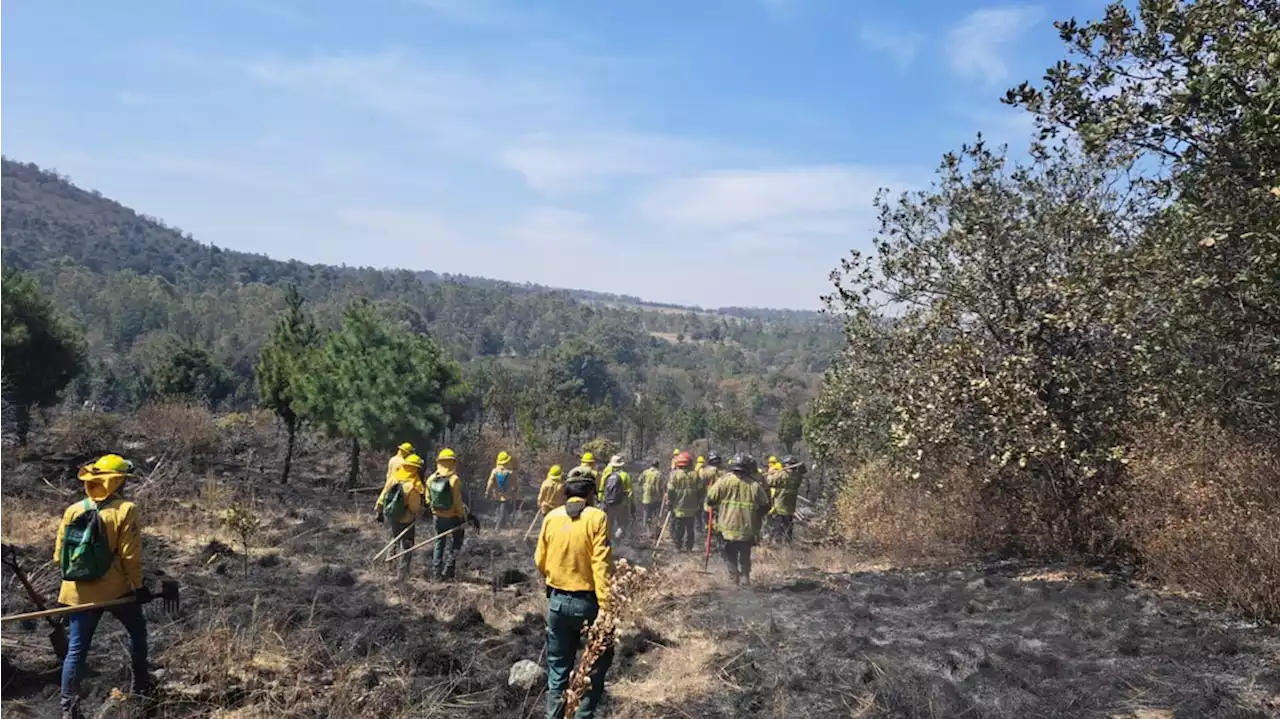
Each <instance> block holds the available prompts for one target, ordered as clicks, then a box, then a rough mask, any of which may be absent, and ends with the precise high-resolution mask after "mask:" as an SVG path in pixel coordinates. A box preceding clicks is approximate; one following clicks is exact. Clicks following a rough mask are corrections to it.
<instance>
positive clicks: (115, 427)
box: [47, 410, 124, 457]
mask: <svg viewBox="0 0 1280 719" xmlns="http://www.w3.org/2000/svg"><path fill="white" fill-rule="evenodd" d="M47 432H48V434H49V436H50V437H51V438H52V439H53V441H54V443H55V446H57V447H59V448H60V449H62V451H64V452H68V453H70V454H72V455H75V456H79V457H87V456H91V455H99V454H105V453H107V452H119V451H120V441H121V439H122V438H123V436H124V417H123V415H119V414H112V413H109V412H89V411H82V410H75V411H71V412H62V413H59V414H57V415H55V416H54V418H53V420H52V421H51V422H50V424H49V427H48V430H47Z"/></svg>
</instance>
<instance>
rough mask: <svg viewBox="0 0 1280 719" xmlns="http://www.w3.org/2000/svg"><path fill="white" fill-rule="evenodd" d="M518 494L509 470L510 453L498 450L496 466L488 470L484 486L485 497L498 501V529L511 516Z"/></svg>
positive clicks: (513, 477) (512, 475)
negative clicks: (487, 480) (487, 479)
mask: <svg viewBox="0 0 1280 719" xmlns="http://www.w3.org/2000/svg"><path fill="white" fill-rule="evenodd" d="M518 494H519V485H518V483H517V482H516V478H515V475H514V474H513V473H512V471H511V455H510V454H507V452H505V451H502V452H499V453H498V461H497V466H496V467H494V468H493V470H492V471H490V472H489V483H488V484H486V485H485V488H484V496H485V499H496V500H497V501H498V521H497V528H498V529H502V528H503V527H505V526H506V525H507V520H509V519H511V518H512V517H511V513H512V512H514V511H515V501H516V499H517V495H518Z"/></svg>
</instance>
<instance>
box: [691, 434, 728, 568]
mask: <svg viewBox="0 0 1280 719" xmlns="http://www.w3.org/2000/svg"><path fill="white" fill-rule="evenodd" d="M694 471H695V472H696V473H697V475H698V479H699V480H701V481H702V489H703V492H706V491H707V490H709V489H711V485H713V484H715V483H716V480H717V479H720V475H721V474H723V470H721V469H720V455H719V454H717V453H715V452H707V456H706V458H705V459H704V458H702V457H699V458H698V465H697V467H695V469H694ZM698 533H699V534H700V535H702V534H706V533H707V515H706V514H699V515H698ZM716 542H717V545H718V543H719V540H718V539H717V540H716Z"/></svg>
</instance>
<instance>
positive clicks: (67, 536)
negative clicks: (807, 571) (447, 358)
mask: <svg viewBox="0 0 1280 719" xmlns="http://www.w3.org/2000/svg"><path fill="white" fill-rule="evenodd" d="M424 465H425V462H424V461H423V460H422V458H421V457H419V456H418V455H417V454H416V453H415V451H414V448H413V446H412V445H410V444H409V443H405V444H402V445H401V446H400V447H399V449H398V450H397V452H396V454H395V456H393V457H392V458H391V459H390V461H389V462H388V464H387V480H386V484H385V485H384V487H383V490H382V492H380V493H379V495H378V499H377V502H376V503H375V518H376V521H379V522H382V523H384V524H385V525H386V527H387V533H388V536H390V537H392V539H393V540H394V541H393V542H392V543H393V544H394V545H397V549H396V553H397V554H400V553H401V552H403V554H402V555H401V556H400V557H399V560H400V561H399V564H398V565H397V567H398V572H399V574H400V575H401V576H407V575H408V573H409V569H410V561H411V558H412V552H407V551H405V550H408V549H410V548H411V547H414V546H415V545H414V539H415V537H414V534H415V530H414V527H415V523H416V521H417V519H418V518H419V517H420V516H421V515H422V514H423V513H424V512H425V511H426V510H427V509H430V511H431V516H432V520H433V523H434V527H433V529H434V531H435V536H434V537H433V539H434V542H435V546H434V552H433V555H432V564H431V576H432V577H434V578H438V579H443V580H449V579H452V578H454V577H455V575H456V572H457V561H458V554H459V552H461V550H462V546H463V539H464V535H465V528H466V526H467V525H468V524H470V525H471V526H473V527H476V528H478V527H479V518H478V517H477V516H476V515H475V514H474V513H472V512H471V511H470V509H469V508H468V506H467V504H466V502H465V500H464V496H463V494H464V493H463V487H462V480H461V479H460V478H459V475H458V469H457V455H456V454H455V453H454V452H453V450H451V449H443V450H441V451H440V452H439V453H438V454H437V455H436V459H435V471H434V472H432V473H431V474H430V475H428V476H427V477H425V478H423V476H422V473H423V469H424ZM625 465H626V463H625V461H624V459H623V457H621V456H620V455H614V456H613V457H612V458H611V459H610V460H609V462H608V463H607V464H606V465H605V466H604V467H603V468H602V469H601V468H598V467H597V464H596V460H595V457H594V456H592V454H591V453H590V452H588V453H586V454H584V455H583V456H582V460H581V463H580V464H579V465H578V466H577V467H574V468H573V469H572V470H571V471H570V472H569V473H568V474H567V476H566V475H565V474H564V473H563V472H562V470H561V468H560V467H559V466H554V467H552V468H551V469H550V471H549V472H548V473H547V477H546V479H545V480H544V481H543V483H542V485H541V487H540V488H539V491H538V498H537V504H538V510H539V516H541V517H542V519H543V521H542V529H541V532H540V533H539V536H538V543H537V548H536V550H535V553H534V560H535V563H536V565H537V567H538V571H539V572H541V573H542V575H543V576H544V577H545V578H546V588H547V597H548V608H547V690H548V698H547V716H548V717H552V718H558V717H561V716H563V713H564V693H565V689H566V688H567V686H568V683H569V675H570V672H571V670H572V668H573V664H574V661H575V657H576V655H577V653H578V651H580V650H581V649H582V648H583V647H582V643H583V641H584V639H585V633H584V632H583V629H584V627H586V626H587V625H589V624H590V623H591V622H593V621H594V620H595V619H596V617H597V616H598V615H599V614H600V613H601V612H603V611H606V610H607V607H608V599H609V597H608V589H609V582H610V579H611V577H612V573H613V547H612V545H613V541H614V540H616V539H620V538H622V537H626V536H628V535H632V536H637V537H640V536H650V537H651V536H652V532H653V531H655V530H656V527H655V524H657V523H660V521H661V518H662V517H663V516H665V515H666V514H667V513H668V512H667V511H666V510H669V514H670V516H671V518H672V519H671V531H672V536H673V539H674V541H675V544H676V547H677V549H678V550H679V551H682V552H688V551H691V550H692V549H693V547H694V544H695V542H694V539H695V537H696V535H697V533H698V531H699V526H700V525H699V522H712V523H713V526H714V528H715V529H716V530H717V531H718V532H719V534H720V536H721V539H722V551H723V555H724V558H725V562H726V565H727V566H728V569H729V577H730V578H731V579H732V580H733V582H734V583H735V584H738V583H740V582H745V583H748V584H749V583H750V581H751V547H752V546H753V545H754V544H756V542H757V541H758V540H759V539H760V538H761V537H762V535H763V525H764V520H765V519H766V517H768V518H770V522H771V525H772V531H771V534H772V535H773V536H774V537H776V538H777V539H778V540H780V541H785V542H790V541H791V536H792V522H793V517H794V515H795V507H796V498H797V496H798V492H799V483H800V480H801V478H802V477H803V475H804V465H803V464H801V463H800V462H798V461H796V460H795V459H794V458H792V457H790V456H787V457H784V458H783V459H782V460H781V461H778V460H777V459H776V458H773V457H770V458H769V468H768V470H767V472H766V475H765V477H764V478H763V481H762V478H761V477H760V474H759V472H758V471H757V467H756V463H755V460H753V459H752V458H751V457H750V456H747V455H736V456H734V457H733V459H732V460H731V461H730V462H729V463H728V466H727V468H725V469H724V470H722V469H721V466H720V465H721V461H720V458H719V456H718V455H717V454H716V453H714V452H711V453H708V455H707V457H706V459H705V460H703V459H702V458H701V457H700V458H698V461H697V462H696V463H695V461H694V460H693V458H692V457H691V456H690V455H689V454H688V453H687V452H681V451H680V450H676V451H675V452H674V453H673V457H672V461H671V470H670V473H669V474H668V475H667V476H665V477H664V476H663V475H662V473H661V472H660V471H659V463H658V462H656V461H655V462H652V463H650V465H649V466H648V467H647V468H646V469H645V470H644V471H643V472H642V473H641V474H640V476H639V478H638V480H639V481H638V485H639V487H638V490H639V491H638V492H637V491H636V487H635V486H634V484H633V482H632V479H631V476H630V475H629V474H628V473H627V472H626V470H625ZM133 477H134V468H133V463H132V462H130V461H128V460H126V459H124V458H123V457H121V456H119V455H116V454H108V455H104V456H102V457H100V458H99V459H98V460H96V461H95V462H93V463H92V464H89V465H86V466H84V467H82V468H81V469H80V471H79V479H80V480H81V482H82V485H83V488H84V491H85V498H84V499H83V500H81V501H78V502H76V503H75V504H72V505H71V506H69V507H67V509H66V510H65V511H64V512H63V516H62V521H61V523H60V524H59V526H58V531H57V535H56V538H55V545H54V562H55V564H58V566H59V569H60V572H61V575H62V579H63V581H62V585H61V589H60V591H59V595H58V602H59V603H60V604H62V605H66V606H86V607H87V606H88V605H98V604H101V603H103V602H111V603H112V604H113V606H109V607H102V608H92V609H86V610H84V611H80V612H77V613H74V614H71V615H69V617H68V628H69V632H68V633H69V637H68V639H69V641H68V649H67V653H66V656H65V658H64V661H63V665H62V683H61V692H60V705H61V710H62V716H63V719H78V718H79V717H81V716H82V713H81V711H80V706H79V703H80V702H79V695H80V679H81V677H82V675H83V674H84V671H85V666H86V663H87V662H86V659H87V656H88V653H89V649H90V646H91V645H92V642H93V637H94V634H95V632H96V629H97V626H98V623H99V622H100V620H101V619H102V616H103V614H104V613H108V612H109V613H111V614H112V615H113V616H115V617H116V619H117V620H119V621H120V623H121V624H122V625H123V626H124V628H125V630H126V631H127V633H128V635H129V652H130V656H131V666H132V685H131V691H132V693H133V694H135V695H138V696H141V697H145V696H148V695H149V694H150V689H151V686H152V680H151V675H150V674H149V672H148V658H147V623H146V618H145V615H144V614H143V612H142V605H143V604H145V603H147V602H149V601H150V600H151V593H150V591H149V590H148V589H147V587H146V585H145V584H144V582H143V577H142V534H141V524H140V519H139V511H138V508H137V506H136V505H135V504H134V503H133V502H131V501H128V500H127V499H125V498H123V497H122V496H121V492H122V490H123V489H124V487H125V485H126V484H127V482H128V480H130V479H131V478H133ZM518 495H519V483H518V481H517V480H516V476H515V474H514V471H513V468H512V457H511V455H510V454H508V453H507V452H502V453H500V454H499V455H498V457H497V461H496V463H495V466H494V468H493V470H492V471H490V473H489V479H488V482H487V484H486V488H485V496H486V498H488V499H492V500H496V501H497V502H498V512H497V524H498V526H499V527H501V526H504V524H505V523H506V522H507V521H508V520H509V519H510V518H511V517H512V515H513V514H514V511H513V506H512V505H513V503H514V502H515V500H516V499H517V497H518ZM704 511H705V512H706V514H705V515H704ZM531 527H532V525H531ZM701 528H702V529H703V530H705V528H706V525H705V524H702V525H701ZM122 598H127V599H131V600H132V601H130V602H126V603H115V602H113V600H119V599H122ZM612 657H613V650H612V648H610V649H609V650H607V651H606V652H605V653H604V654H603V655H602V656H601V657H600V658H599V659H598V660H597V662H596V663H595V665H594V666H593V670H592V672H591V677H590V678H591V684H590V688H589V690H588V691H587V692H586V694H585V696H584V697H583V699H582V701H581V703H580V704H579V706H578V710H577V712H576V714H575V716H577V717H592V716H594V715H595V712H596V709H597V708H598V706H599V703H600V700H601V697H602V695H603V692H604V675H605V673H606V672H607V671H608V669H609V665H610V663H611V661H612Z"/></svg>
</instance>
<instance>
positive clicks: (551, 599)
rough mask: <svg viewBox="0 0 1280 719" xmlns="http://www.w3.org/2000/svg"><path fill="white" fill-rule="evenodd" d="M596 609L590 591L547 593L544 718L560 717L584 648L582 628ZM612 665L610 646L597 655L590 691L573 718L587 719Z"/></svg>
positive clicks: (598, 701) (584, 638)
mask: <svg viewBox="0 0 1280 719" xmlns="http://www.w3.org/2000/svg"><path fill="white" fill-rule="evenodd" d="M599 610H600V607H599V605H598V604H597V603H596V596H595V594H594V593H592V592H560V591H557V590H555V589H552V590H551V594H550V596H548V597H547V719H561V717H563V716H564V690H565V689H567V688H568V687H569V674H570V673H571V672H572V671H573V665H574V662H575V661H576V660H577V656H578V651H579V650H581V649H585V648H586V635H585V634H584V633H583V631H582V629H583V627H585V626H587V625H589V624H591V622H593V621H595V618H596V614H597V613H598V612H599ZM612 663H613V645H612V644H610V645H609V648H608V649H606V650H605V651H604V653H603V654H601V655H600V658H599V659H597V660H596V663H595V665H594V666H593V667H592V668H591V688H590V689H589V690H587V694H586V696H584V697H583V698H582V703H580V704H579V705H578V711H577V713H575V714H574V717H575V718H576V719H591V717H594V716H595V715H596V710H597V709H598V708H599V707H600V699H601V698H602V697H603V696H604V675H605V672H608V671H609V665H610V664H612Z"/></svg>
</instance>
